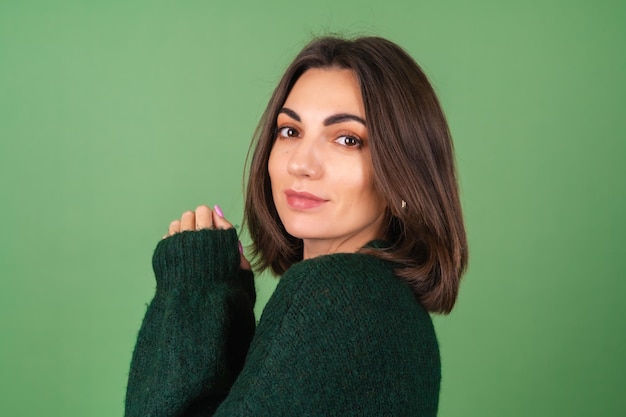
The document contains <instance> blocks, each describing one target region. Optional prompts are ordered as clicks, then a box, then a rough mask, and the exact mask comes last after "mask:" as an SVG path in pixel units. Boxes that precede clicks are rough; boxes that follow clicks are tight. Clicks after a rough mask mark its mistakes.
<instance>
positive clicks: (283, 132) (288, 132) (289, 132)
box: [278, 127, 298, 138]
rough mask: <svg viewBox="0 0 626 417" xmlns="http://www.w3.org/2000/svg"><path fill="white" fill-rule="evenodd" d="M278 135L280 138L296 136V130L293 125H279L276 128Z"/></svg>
mask: <svg viewBox="0 0 626 417" xmlns="http://www.w3.org/2000/svg"><path fill="white" fill-rule="evenodd" d="M278 136H280V137H282V138H297V137H298V131H297V130H296V129H294V128H293V127H281V128H280V129H278Z"/></svg>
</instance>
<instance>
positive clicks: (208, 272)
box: [126, 37, 467, 416]
mask: <svg viewBox="0 0 626 417" xmlns="http://www.w3.org/2000/svg"><path fill="white" fill-rule="evenodd" d="M256 136H257V139H256V146H255V149H254V153H253V156H252V162H251V166H250V177H249V182H248V189H247V194H246V206H245V218H246V223H247V225H248V228H249V231H250V236H251V238H252V253H253V257H254V260H255V261H256V264H255V266H256V267H257V269H259V270H263V269H265V268H270V269H271V270H272V271H273V272H274V273H275V274H278V275H282V278H281V280H280V282H279V284H278V286H277V288H276V291H275V293H274V294H273V296H272V298H271V299H270V300H269V302H268V304H267V306H266V308H265V310H264V312H263V316H262V317H261V320H260V322H259V324H258V326H257V327H256V329H255V322H254V316H253V311H252V308H253V304H254V300H255V292H254V284H253V278H252V273H251V272H250V265H249V263H248V261H247V260H246V259H245V257H244V256H243V254H241V253H240V252H241V250H239V251H238V249H237V247H238V241H237V235H236V233H235V231H234V230H233V228H232V226H231V224H230V223H229V222H228V221H227V220H226V219H225V218H224V214H223V213H222V211H221V209H220V208H219V206H215V207H214V209H210V208H208V207H206V206H201V207H198V208H197V209H196V211H195V212H192V211H189V212H185V213H184V214H183V215H182V217H181V219H180V220H176V221H174V222H172V223H171V224H170V227H169V231H168V235H167V236H166V238H165V239H163V240H162V241H161V242H160V243H159V245H158V246H157V248H156V251H155V254H154V258H153V266H154V270H155V274H156V279H157V291H156V295H155V297H154V300H153V301H152V303H151V304H150V306H149V308H148V310H147V313H146V317H145V318H144V322H143V324H142V328H141V330H140V332H139V336H138V340H137V345H136V347H135V352H134V355H133V361H132V365H131V371H130V376H129V382H128V390H127V398H126V415H127V416H209V415H215V416H243V415H250V416H270V415H271V416H320V415H342V416H346V415H348V416H349V415H355V416H357V415H358V416H370V415H371V416H380V415H394V416H434V415H436V413H437V404H438V398H439V383H440V377H441V371H440V360H439V350H438V345H437V340H436V337H435V332H434V329H433V326H432V322H431V319H430V316H429V314H428V313H429V312H437V313H448V312H449V311H450V310H451V309H452V307H453V305H454V302H455V300H456V295H457V291H458V286H459V279H460V277H461V275H462V273H463V271H464V269H465V266H466V263H467V245H466V239H465V231H464V227H463V221H462V215H461V208H460V204H459V198H458V191H457V183H456V176H455V168H454V158H453V149H452V141H451V138H450V134H449V131H448V127H447V124H446V121H445V117H444V115H443V112H442V111H441V108H440V106H439V103H438V100H437V98H436V96H435V93H434V91H433V89H432V87H431V86H430V84H429V83H428V80H427V79H426V76H425V75H424V74H423V73H422V71H421V70H420V68H419V67H418V66H417V64H416V63H415V62H414V61H413V60H412V59H411V58H410V57H409V56H408V55H407V54H406V53H405V52H404V51H403V50H402V49H400V48H399V47H398V46H397V45H395V44H393V43H391V42H389V41H387V40H384V39H381V38H373V37H370V38H359V39H355V40H344V39H338V38H321V39H317V40H314V41H313V42H311V43H310V44H309V45H307V46H306V47H305V48H304V49H303V50H302V52H300V54H299V55H298V56H297V57H296V59H295V60H294V62H293V63H292V64H291V65H290V66H289V68H288V69H287V71H286V72H285V74H284V75H283V77H282V79H281V81H280V82H279V84H278V87H277V88H276V90H275V91H274V94H273V96H272V98H271V99H270V102H269V104H268V107H267V109H266V111H265V113H264V115H263V117H262V119H261V123H260V126H259V128H258V130H257V135H256ZM239 247H240V246H239ZM240 248H241V247H240Z"/></svg>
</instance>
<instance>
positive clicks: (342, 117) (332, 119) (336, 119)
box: [278, 107, 367, 126]
mask: <svg viewBox="0 0 626 417" xmlns="http://www.w3.org/2000/svg"><path fill="white" fill-rule="evenodd" d="M280 113H284V114H286V115H287V116H289V117H291V118H292V119H294V120H295V121H297V122H300V121H302V120H301V119H300V116H299V115H298V113H296V112H295V111H293V110H291V109H290V108H287V107H283V108H282V109H280V110H279V111H278V114H280ZM350 120H352V121H355V122H359V123H361V124H362V125H363V126H367V125H366V124H365V120H364V119H363V118H362V117H359V116H357V115H354V114H350V113H339V114H333V115H332V116H328V117H327V118H326V119H324V126H330V125H332V124H336V123H341V122H346V121H350Z"/></svg>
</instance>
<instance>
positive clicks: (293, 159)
mask: <svg viewBox="0 0 626 417" xmlns="http://www.w3.org/2000/svg"><path fill="white" fill-rule="evenodd" d="M317 142H318V141H317V140H316V139H315V138H310V137H309V138H307V137H303V138H300V139H299V140H298V144H297V145H296V146H295V147H294V148H293V149H292V153H291V156H290V158H289V164H288V166H287V171H288V172H289V173H290V174H291V175H294V176H304V177H309V178H311V179H315V178H318V177H319V176H320V175H321V173H322V161H321V150H320V149H319V144H318V143H317Z"/></svg>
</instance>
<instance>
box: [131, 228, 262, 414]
mask: <svg viewBox="0 0 626 417" xmlns="http://www.w3.org/2000/svg"><path fill="white" fill-rule="evenodd" d="M153 268H154V272H155V276H156V281H157V286H156V293H155V296H154V298H153V300H152V301H151V303H150V305H149V306H148V309H147V311H146V314H145V317H144V320H143V323H142V326H141V329H140V330H139V335H138V338H137V343H136V345H135V350H134V353H133V358H132V362H131V368H130V374H129V379H128V386H127V392H126V411H125V416H126V417H135V416H137V417H138V416H142V417H145V416H153V417H157V416H164V417H165V416H167V417H172V416H183V415H184V416H208V415H212V414H213V412H214V411H215V409H216V408H217V406H218V405H219V404H220V403H221V402H222V401H223V399H224V398H225V397H226V395H227V394H228V392H229V390H230V388H231V385H232V384H233V382H234V381H235V379H236V378H237V376H238V374H239V372H240V371H241V369H242V367H243V363H244V359H245V356H246V354H247V351H248V347H249V345H250V342H251V340H252V337H253V335H254V327H255V320H254V313H253V307H254V301H255V292H254V282H253V276H252V273H251V272H250V271H243V270H241V269H240V268H239V252H238V249H237V235H236V232H235V231H234V230H233V229H229V230H200V231H193V232H182V233H177V234H175V235H173V236H171V237H168V238H167V239H164V240H162V241H161V242H159V244H158V245H157V248H156V250H155V252H154V256H153Z"/></svg>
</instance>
